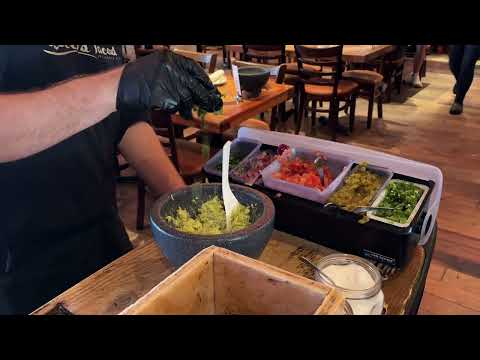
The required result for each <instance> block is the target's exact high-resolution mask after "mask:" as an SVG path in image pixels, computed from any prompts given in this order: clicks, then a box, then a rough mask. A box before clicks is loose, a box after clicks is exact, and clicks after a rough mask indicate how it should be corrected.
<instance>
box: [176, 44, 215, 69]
mask: <svg viewBox="0 0 480 360" xmlns="http://www.w3.org/2000/svg"><path fill="white" fill-rule="evenodd" d="M173 52H174V53H176V54H178V55H182V56H185V57H187V58H189V59H192V60H195V61H196V62H198V63H200V65H202V66H203V67H204V68H206V69H207V70H208V73H209V74H211V73H213V72H215V68H216V67H217V54H212V53H203V52H195V51H187V50H180V49H175V50H173Z"/></svg>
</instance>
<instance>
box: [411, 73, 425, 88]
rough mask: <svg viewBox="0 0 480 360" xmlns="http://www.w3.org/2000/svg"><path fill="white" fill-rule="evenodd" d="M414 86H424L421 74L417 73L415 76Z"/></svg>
mask: <svg viewBox="0 0 480 360" xmlns="http://www.w3.org/2000/svg"><path fill="white" fill-rule="evenodd" d="M412 86H413V87H416V88H422V87H423V84H422V80H420V75H419V74H415V75H414V76H413V79H412Z"/></svg>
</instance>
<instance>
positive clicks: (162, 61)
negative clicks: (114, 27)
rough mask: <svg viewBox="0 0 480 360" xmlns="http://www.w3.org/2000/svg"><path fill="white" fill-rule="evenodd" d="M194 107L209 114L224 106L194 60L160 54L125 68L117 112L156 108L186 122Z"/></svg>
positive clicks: (166, 51)
mask: <svg viewBox="0 0 480 360" xmlns="http://www.w3.org/2000/svg"><path fill="white" fill-rule="evenodd" d="M194 105H196V106H198V107H199V108H200V109H202V110H205V111H207V112H214V111H218V110H220V109H221V108H222V106H223V102H222V98H221V94H220V92H219V91H218V90H217V89H216V88H215V86H213V84H212V82H211V81H210V79H209V77H208V76H207V74H206V73H205V71H204V70H203V69H202V68H201V66H200V65H198V64H197V63H196V62H195V61H194V60H191V59H188V58H186V57H183V56H180V55H177V54H175V53H173V52H171V51H169V50H159V51H155V52H154V53H152V54H150V55H148V56H145V57H142V58H139V59H137V60H136V61H133V62H131V63H128V64H127V65H126V66H125V69H124V70H123V73H122V76H121V78H120V83H119V86H118V93H117V110H119V111H122V110H126V111H145V110H150V109H152V108H157V109H160V110H164V111H167V112H170V113H172V114H173V113H176V112H177V111H179V112H180V115H181V116H182V117H183V118H185V119H191V118H192V108H193V106H194Z"/></svg>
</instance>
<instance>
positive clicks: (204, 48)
mask: <svg viewBox="0 0 480 360" xmlns="http://www.w3.org/2000/svg"><path fill="white" fill-rule="evenodd" d="M220 50H222V54H223V65H225V64H226V63H227V61H228V54H227V47H226V45H197V52H200V53H202V52H203V53H205V52H208V51H220Z"/></svg>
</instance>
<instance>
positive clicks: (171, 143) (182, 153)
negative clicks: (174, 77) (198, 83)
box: [137, 110, 210, 230]
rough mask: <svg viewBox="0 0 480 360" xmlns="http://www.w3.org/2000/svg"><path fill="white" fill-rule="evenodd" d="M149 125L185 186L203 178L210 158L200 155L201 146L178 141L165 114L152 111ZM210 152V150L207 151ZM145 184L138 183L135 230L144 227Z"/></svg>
mask: <svg viewBox="0 0 480 360" xmlns="http://www.w3.org/2000/svg"><path fill="white" fill-rule="evenodd" d="M150 124H151V126H152V127H153V129H154V131H155V134H157V136H158V137H159V141H160V142H161V144H162V145H163V147H164V148H165V150H166V151H167V154H168V155H169V157H170V159H171V160H172V163H173V165H174V166H175V168H176V169H177V171H178V172H179V174H180V175H181V176H182V177H183V179H184V180H185V182H186V183H187V184H192V183H193V182H194V181H195V180H197V179H201V178H202V177H203V174H202V169H203V166H204V164H205V163H206V161H207V160H208V158H209V157H210V156H207V157H205V156H204V155H203V153H202V147H203V145H202V144H199V143H196V142H192V141H187V140H184V139H179V138H177V137H176V136H175V130H174V126H173V123H172V121H171V116H170V115H169V114H167V113H165V112H161V111H155V110H154V111H152V112H151V118H150ZM209 151H210V149H209ZM145 195H146V187H145V183H144V182H143V181H142V180H141V179H140V180H139V181H138V191H137V202H138V206H137V229H138V230H141V229H143V227H144V218H145Z"/></svg>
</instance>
